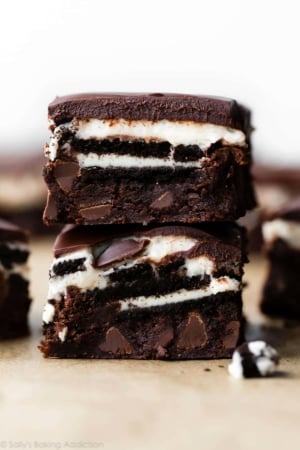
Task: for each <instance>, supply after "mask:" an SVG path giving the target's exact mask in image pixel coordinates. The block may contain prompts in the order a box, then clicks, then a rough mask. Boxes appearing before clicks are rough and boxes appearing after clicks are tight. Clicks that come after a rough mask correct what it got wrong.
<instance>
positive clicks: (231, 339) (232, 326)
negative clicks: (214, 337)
mask: <svg viewBox="0 0 300 450" xmlns="http://www.w3.org/2000/svg"><path fill="white" fill-rule="evenodd" d="M239 334H240V322H239V321H238V320H232V321H231V322H229V323H228V324H227V326H226V328H225V337H224V339H223V345H224V347H225V348H226V349H230V348H231V349H234V348H235V347H236V343H237V341H238V338H239Z"/></svg>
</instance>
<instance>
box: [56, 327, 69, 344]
mask: <svg viewBox="0 0 300 450" xmlns="http://www.w3.org/2000/svg"><path fill="white" fill-rule="evenodd" d="M67 334H68V327H64V328H63V329H62V330H61V331H59V332H58V338H59V340H60V341H61V342H65V340H66V337H67Z"/></svg>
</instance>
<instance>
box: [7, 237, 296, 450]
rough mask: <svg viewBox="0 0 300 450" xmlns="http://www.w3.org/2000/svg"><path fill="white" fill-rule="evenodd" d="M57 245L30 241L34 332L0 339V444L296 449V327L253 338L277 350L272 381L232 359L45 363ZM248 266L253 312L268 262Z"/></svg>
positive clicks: (249, 303) (136, 449)
mask: <svg viewBox="0 0 300 450" xmlns="http://www.w3.org/2000/svg"><path fill="white" fill-rule="evenodd" d="M52 247H53V241H50V240H48V241H45V240H44V241H39V242H35V243H33V245H32V258H31V266H32V279H33V285H32V292H33V299H34V301H33V303H32V310H31V313H30V322H31V329H32V335H31V336H30V337H29V338H26V339H22V340H17V341H5V342H1V343H0V355H1V358H0V373H1V384H2V388H1V411H2V412H3V416H2V424H1V427H2V428H1V429H2V432H1V442H3V441H6V442H7V445H9V442H10V441H11V442H12V443H16V441H18V442H19V440H22V442H23V443H25V444H26V445H29V443H30V444H31V445H32V447H34V445H40V446H41V443H43V445H44V447H43V448H46V446H47V445H48V447H47V448H49V443H51V445H52V447H51V449H53V450H54V449H55V450H56V448H58V446H59V445H60V446H61V447H60V448H65V449H66V448H67V447H66V446H65V444H67V443H69V447H68V448H70V446H71V444H73V448H74V446H75V445H84V443H88V444H86V446H88V445H89V446H90V447H91V448H97V449H101V450H102V448H103V449H105V448H109V449H113V450H120V448H121V449H124V450H129V449H130V450H132V449H134V450H140V449H141V448H143V449H145V450H153V449H154V448H155V449H159V450H166V449H170V450H171V449H172V450H174V449H175V450H181V449H182V448H184V449H188V450H194V449H195V446H197V445H198V444H199V442H201V445H202V446H205V448H207V449H208V450H224V445H225V444H226V445H228V446H230V445H231V446H232V445H233V443H234V446H235V447H236V448H240V449H241V450H257V442H260V444H261V445H263V448H264V449H267V450H274V449H275V450H282V449H283V448H285V447H286V443H287V440H288V442H289V448H291V449H292V450H296V449H297V448H298V439H299V423H298V422H299V421H298V411H299V400H298V399H299V395H300V383H299V380H300V358H299V347H300V330H299V328H293V329H291V328H290V329H288V330H285V331H284V332H280V330H277V333H276V332H274V333H271V336H272V338H273V339H271V342H270V336H265V335H264V336H257V334H255V336H251V339H252V340H253V339H263V340H267V341H268V342H270V343H271V345H272V346H274V347H275V348H276V349H277V350H278V351H279V353H280V356H281V362H280V371H281V374H279V375H278V376H277V377H275V378H268V379H248V380H235V379H232V378H231V377H230V375H229V374H228V372H227V366H228V365H229V363H230V360H215V361H208V360H202V361H201V360H198V361H181V362H176V363H173V362H166V361H132V360H131V361H124V360H123V361H118V360H62V359H51V360H47V359H46V360H45V359H43V358H42V357H41V353H40V352H39V350H38V349H37V345H38V343H39V341H40V337H41V330H40V324H41V312H42V309H43V304H44V299H45V298H46V297H47V283H48V269H49V267H50V264H51V249H52ZM245 270H246V274H245V281H246V282H247V283H248V287H247V288H246V289H245V300H246V304H247V312H248V314H250V310H251V308H252V306H253V303H255V302H257V303H258V299H259V296H258V295H259V293H260V290H261V286H262V282H263V280H264V277H265V273H266V272H265V270H266V266H265V263H264V262H263V261H262V260H261V259H259V258H257V257H256V258H255V259H253V260H252V261H250V264H246V266H245ZM252 317H254V314H252ZM20 400H21V401H20ZM41 411H42V413H41ZM12 418H13V420H12ZM32 423H34V424H35V426H34V427H33V426H32ZM199 424H202V426H199ZM233 424H234V426H233ZM249 424H251V426H249ZM283 425H284V426H283ZM116 427H117V431H116ZM216 430H217V432H216ZM253 430H255V439H254V438H253ZM17 436H19V438H17ZM35 443H36V444H35ZM19 448H20V447H19ZM36 448H37V447H36ZM76 448H78V447H76ZM81 448H82V447H81Z"/></svg>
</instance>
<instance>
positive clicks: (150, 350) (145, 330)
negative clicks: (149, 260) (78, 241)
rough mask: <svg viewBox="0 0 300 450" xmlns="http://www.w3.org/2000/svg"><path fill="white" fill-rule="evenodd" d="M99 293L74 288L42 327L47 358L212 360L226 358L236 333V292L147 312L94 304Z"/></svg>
mask: <svg viewBox="0 0 300 450" xmlns="http://www.w3.org/2000/svg"><path fill="white" fill-rule="evenodd" d="M97 300H99V292H98V293H97V292H94V293H93V295H91V296H87V295H82V294H80V292H79V291H77V290H76V289H72V288H71V289H69V295H68V297H67V299H66V300H65V301H62V302H61V303H60V304H59V306H58V308H57V309H58V310H57V312H56V314H57V317H59V322H56V324H53V323H52V324H51V325H50V326H49V325H46V326H45V338H44V340H43V342H42V343H41V345H40V349H41V350H42V352H43V353H44V355H45V356H47V357H61V358H132V359H169V360H178V359H211V358H229V357H231V355H232V352H233V350H234V349H235V347H236V344H237V342H238V339H239V336H240V323H241V309H242V302H241V295H240V292H237V293H222V294H217V295H215V296H211V297H206V298H204V299H197V300H193V301H190V302H184V303H177V304H172V305H169V306H168V307H166V306H163V307H155V308H151V310H149V309H148V308H147V310H146V309H144V310H138V309H135V310H133V311H130V312H124V313H121V314H118V315H115V314H114V311H113V309H109V308H108V307H107V306H103V305H102V306H101V305H99V306H97V307H96V306H95V303H97Z"/></svg>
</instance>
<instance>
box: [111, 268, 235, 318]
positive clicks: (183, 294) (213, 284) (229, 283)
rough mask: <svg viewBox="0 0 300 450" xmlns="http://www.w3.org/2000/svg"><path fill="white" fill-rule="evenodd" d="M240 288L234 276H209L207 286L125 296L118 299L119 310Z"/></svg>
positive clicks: (187, 299)
mask: <svg viewBox="0 0 300 450" xmlns="http://www.w3.org/2000/svg"><path fill="white" fill-rule="evenodd" d="M239 289H240V282H239V281H238V280H235V279H234V278H229V277H227V276H225V277H220V278H214V277H211V281H210V283H209V285H208V286H205V287H203V288H200V289H193V290H186V289H180V290H179V291H175V292H171V293H169V294H165V295H158V296H155V295H150V296H148V297H145V296H143V295H142V296H140V297H133V298H127V299H125V300H120V302H119V303H120V306H121V311H126V310H128V309H130V308H134V307H137V308H151V307H152V306H163V305H169V304H171V303H180V302H186V301H189V300H198V299H199V298H204V297H208V296H210V295H216V294H218V293H220V292H227V291H238V290H239Z"/></svg>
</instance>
